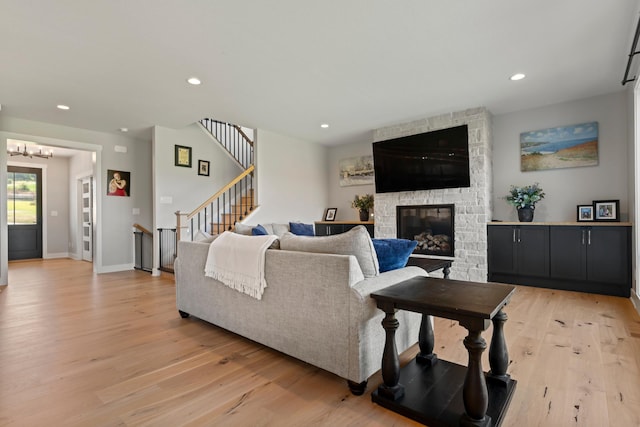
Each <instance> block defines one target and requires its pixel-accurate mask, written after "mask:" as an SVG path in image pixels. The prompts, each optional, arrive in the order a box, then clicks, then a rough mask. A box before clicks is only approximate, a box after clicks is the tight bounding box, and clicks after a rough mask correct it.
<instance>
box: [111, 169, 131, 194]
mask: <svg viewBox="0 0 640 427" xmlns="http://www.w3.org/2000/svg"><path fill="white" fill-rule="evenodd" d="M129 188H131V172H123V171H116V170H111V169H107V196H122V197H129V196H130V191H129Z"/></svg>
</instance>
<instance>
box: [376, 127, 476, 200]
mask: <svg viewBox="0 0 640 427" xmlns="http://www.w3.org/2000/svg"><path fill="white" fill-rule="evenodd" d="M373 168H374V172H375V185H376V193H392V192H398V191H415V190H434V189H439V188H462V187H469V186H470V185H471V183H470V179H469V132H468V129H467V125H462V126H456V127H452V128H448V129H442V130H437V131H432V132H425V133H420V134H417V135H410V136H404V137H400V138H394V139H389V140H386V141H380V142H374V143H373Z"/></svg>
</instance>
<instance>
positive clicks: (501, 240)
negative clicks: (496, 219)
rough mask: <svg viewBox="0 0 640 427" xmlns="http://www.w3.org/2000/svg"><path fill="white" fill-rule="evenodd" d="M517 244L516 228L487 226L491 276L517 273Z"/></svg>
mask: <svg viewBox="0 0 640 427" xmlns="http://www.w3.org/2000/svg"><path fill="white" fill-rule="evenodd" d="M515 243H516V228H515V227H513V226H510V225H488V226H487V247H488V253H489V259H488V262H489V275H491V274H493V273H506V274H515V273H516V254H515V248H514V247H515ZM490 280H491V279H490Z"/></svg>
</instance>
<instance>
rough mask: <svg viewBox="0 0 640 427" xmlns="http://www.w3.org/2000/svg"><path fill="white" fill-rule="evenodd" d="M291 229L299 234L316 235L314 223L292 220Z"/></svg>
mask: <svg viewBox="0 0 640 427" xmlns="http://www.w3.org/2000/svg"><path fill="white" fill-rule="evenodd" d="M289 230H290V231H291V232H292V233H293V234H295V235H298V236H314V235H315V233H314V232H313V224H303V223H301V222H290V223H289Z"/></svg>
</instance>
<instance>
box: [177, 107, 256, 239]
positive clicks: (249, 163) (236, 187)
mask: <svg viewBox="0 0 640 427" xmlns="http://www.w3.org/2000/svg"><path fill="white" fill-rule="evenodd" d="M200 124H201V125H202V128H203V129H205V130H206V131H208V132H209V133H210V134H211V135H212V136H213V137H214V139H215V140H216V141H217V142H218V143H220V145H221V146H222V147H224V149H225V150H226V151H227V152H228V153H229V154H230V155H231V156H232V157H233V158H234V159H235V160H236V162H237V163H238V165H240V166H241V167H242V168H243V169H244V171H243V172H242V173H241V174H240V175H238V176H237V177H235V178H234V179H233V180H231V181H230V182H229V183H228V184H226V185H225V186H224V187H222V188H221V189H220V190H218V191H217V192H216V193H215V194H214V195H213V196H211V197H210V198H209V199H207V200H206V201H205V202H203V203H202V204H201V205H200V206H198V207H197V208H196V209H194V210H193V211H192V212H190V213H182V212H180V211H178V212H176V218H177V227H176V230H177V236H176V238H177V240H181V237H182V236H181V234H182V233H181V231H182V230H185V229H186V231H187V232H188V234H189V236H190V240H193V239H194V236H195V235H196V234H197V233H198V232H202V233H205V234H218V233H222V232H223V231H231V230H233V229H234V224H235V223H236V222H240V221H242V220H243V219H245V218H246V216H247V215H249V214H250V213H251V211H253V209H255V207H256V206H255V191H254V170H255V166H254V165H253V153H254V148H253V146H254V142H253V141H252V140H251V139H250V138H249V137H248V136H247V135H246V133H245V132H244V131H243V130H242V128H241V127H240V126H237V125H234V124H231V123H224V122H220V121H217V120H213V119H203V120H201V121H200Z"/></svg>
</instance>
